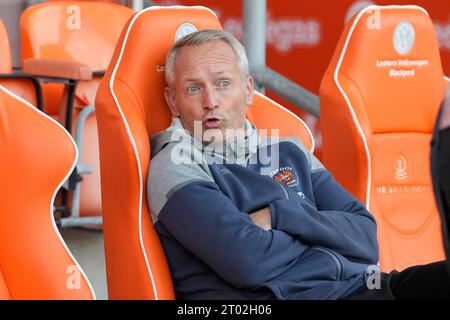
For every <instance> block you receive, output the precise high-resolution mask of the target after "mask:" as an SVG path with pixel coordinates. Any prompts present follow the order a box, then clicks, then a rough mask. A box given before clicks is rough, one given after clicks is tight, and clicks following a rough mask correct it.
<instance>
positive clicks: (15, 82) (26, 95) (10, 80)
mask: <svg viewBox="0 0 450 320" xmlns="http://www.w3.org/2000/svg"><path fill="white" fill-rule="evenodd" d="M0 84H1V85H2V86H4V87H5V88H7V89H9V90H11V91H12V92H14V94H16V95H18V96H19V97H21V98H23V99H25V100H26V101H28V102H30V103H31V104H33V105H35V106H37V107H38V108H39V109H42V91H41V87H40V84H39V81H38V79H36V78H34V77H33V76H30V75H26V74H23V73H18V72H14V70H13V65H12V58H11V47H10V45H9V37H8V32H7V31H6V28H5V25H4V24H3V21H2V20H0Z"/></svg>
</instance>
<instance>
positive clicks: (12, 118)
mask: <svg viewBox="0 0 450 320" xmlns="http://www.w3.org/2000/svg"><path fill="white" fill-rule="evenodd" d="M0 123H1V130H0V150H2V155H1V157H0V193H1V195H2V200H1V201H0V299H92V298H94V297H95V296H94V292H93V291H92V288H91V286H90V284H89V282H88V280H87V279H86V277H85V275H84V273H83V272H82V270H81V268H80V267H79V265H78V264H77V263H76V261H75V260H74V258H73V256H72V255H71V253H70V252H69V250H68V248H67V246H66V245H65V243H64V241H63V239H62V238H61V235H60V234H59V231H58V230H57V227H56V224H55V221H54V218H53V201H54V198H55V195H56V192H57V191H58V190H59V188H60V187H61V185H62V184H63V182H64V181H65V180H66V179H67V178H68V176H69V174H70V172H71V171H72V169H73V168H74V165H75V160H76V158H77V149H76V147H75V144H74V142H73V140H72V138H71V137H70V136H69V135H68V133H67V132H66V131H65V130H64V129H63V128H62V127H61V126H60V125H59V124H57V123H56V122H55V121H54V120H51V119H50V118H49V117H48V116H46V115H44V114H43V113H41V112H39V111H38V110H37V109H36V108H35V107H34V106H32V105H31V104H29V103H27V102H25V100H23V99H21V98H19V97H17V96H15V95H14V94H13V93H11V92H10V91H8V90H6V89H5V88H3V87H2V86H0ZM49 154H52V156H53V157H52V160H51V161H49V158H48V155H49ZM24 186H26V187H27V190H29V192H28V193H27V195H26V198H24V193H23V187H24Z"/></svg>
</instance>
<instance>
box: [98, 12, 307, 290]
mask: <svg viewBox="0 0 450 320" xmlns="http://www.w3.org/2000/svg"><path fill="white" fill-rule="evenodd" d="M186 23H189V24H192V25H193V26H195V28H196V29H198V30H201V29H206V28H208V29H210V28H216V29H221V28H222V27H221V25H220V23H219V21H218V20H217V17H216V16H215V15H214V13H213V12H212V11H210V10H209V9H207V8H204V7H182V6H177V7H150V8H148V9H146V10H143V11H140V12H139V13H137V14H136V15H135V16H134V17H133V19H132V20H131V21H130V22H129V23H128V24H127V26H126V27H125V29H124V31H123V32H122V35H121V38H120V40H119V44H118V46H117V48H116V51H115V53H114V55H113V58H112V62H111V65H110V67H109V68H108V70H107V73H106V75H105V77H104V79H103V81H102V84H101V86H100V88H99V92H98V94H97V98H96V107H97V119H98V130H99V143H100V163H101V179H102V206H103V208H104V211H103V227H104V236H105V255H106V270H107V280H108V291H109V298H111V299H124V298H125V299H131V298H136V299H173V298H174V292H173V287H172V283H171V277H170V272H169V269H168V265H167V262H166V258H165V255H164V252H163V249H162V247H161V244H160V241H159V238H158V235H157V234H156V232H155V230H154V228H153V226H152V221H151V218H150V214H149V209H148V205H147V203H148V202H147V190H146V186H147V181H146V179H147V174H148V169H149V168H148V167H149V161H150V142H149V137H150V136H151V135H153V134H154V133H156V132H158V131H161V130H164V129H166V128H167V127H168V126H169V124H170V118H171V114H170V111H169V108H168V107H167V105H166V103H165V99H164V87H165V85H166V84H165V78H164V72H163V70H164V63H165V56H166V53H167V52H168V50H169V48H170V47H171V46H172V45H173V43H174V41H175V34H176V32H177V30H178V29H179V28H180V26H181V25H183V24H185V26H186ZM154 31H156V32H154ZM149 35H151V37H150V36H149ZM248 113H249V119H250V120H252V121H254V122H255V124H256V125H257V126H259V127H260V128H261V129H263V128H267V129H271V128H275V129H277V128H278V125H280V127H279V129H280V131H281V134H282V135H297V136H300V137H301V138H304V143H305V145H307V147H309V148H312V147H313V140H312V135H311V133H310V132H309V131H308V129H307V128H306V126H305V125H304V123H303V122H301V121H299V119H298V118H296V117H295V116H294V115H292V114H291V113H289V112H288V111H286V110H285V109H283V108H282V107H280V106H278V105H277V104H276V103H274V102H273V101H271V100H269V99H267V98H265V97H262V96H260V95H257V96H256V97H255V102H254V105H253V106H252V107H251V108H250V109H249V112H248ZM271 123H275V125H274V126H273V125H272V126H271V125H270V124H271ZM269 131H270V130H269ZM269 133H270V132H269Z"/></svg>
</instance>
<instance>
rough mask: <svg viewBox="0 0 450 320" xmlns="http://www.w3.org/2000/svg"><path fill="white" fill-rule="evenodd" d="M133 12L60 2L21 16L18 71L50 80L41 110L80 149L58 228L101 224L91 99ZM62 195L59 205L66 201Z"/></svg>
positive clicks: (117, 7) (42, 5)
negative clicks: (58, 125) (72, 139)
mask: <svg viewBox="0 0 450 320" xmlns="http://www.w3.org/2000/svg"><path fill="white" fill-rule="evenodd" d="M133 13H134V11H133V10H132V9H130V8H127V7H124V6H121V5H118V4H112V3H104V2H92V1H91V2H85V1H60V2H44V3H40V4H37V5H34V6H31V7H28V8H27V9H26V10H25V11H24V12H23V14H22V16H21V20H20V25H21V38H22V59H23V69H24V71H25V72H27V73H30V74H33V75H36V76H39V77H41V78H42V79H43V80H44V81H45V82H53V83H44V84H43V91H44V111H45V112H46V113H47V114H49V115H50V116H52V117H53V118H55V119H58V121H59V122H60V123H62V124H64V125H65V127H66V129H67V130H68V131H69V132H71V133H72V135H73V136H74V137H75V141H76V143H77V146H78V148H79V150H80V159H79V163H78V164H77V166H76V172H75V173H74V174H73V175H72V176H71V179H70V181H69V186H65V187H66V188H69V189H70V190H71V192H70V196H71V202H70V205H69V204H64V203H63V206H62V208H66V209H68V207H70V217H67V218H64V219H61V225H62V226H77V225H86V224H87V225H90V224H97V223H101V196H100V172H99V171H100V169H99V160H98V142H97V140H98V139H97V123H96V118H95V114H94V110H95V109H94V99H95V94H96V91H97V88H98V85H99V83H100V80H101V77H102V76H103V74H104V71H105V70H106V67H107V66H108V64H109V62H110V59H111V56H112V53H113V50H114V48H115V45H116V43H117V40H118V38H119V35H120V32H121V30H122V28H123V26H124V25H125V23H126V21H127V20H128V19H129V18H130V17H131V15H132V14H133ZM83 75H84V76H86V77H83ZM61 82H62V83H61ZM72 128H73V129H72ZM80 180H81V182H80ZM62 192H63V193H64V191H62ZM65 195H66V196H65V197H64V199H65V200H63V202H67V201H68V200H67V199H68V197H67V193H66V194H65ZM66 211H67V210H66ZM67 214H68V213H67V212H66V214H65V216H66V215H67ZM79 217H81V218H79Z"/></svg>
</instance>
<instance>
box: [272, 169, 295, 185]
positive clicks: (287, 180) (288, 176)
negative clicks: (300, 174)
mask: <svg viewBox="0 0 450 320" xmlns="http://www.w3.org/2000/svg"><path fill="white" fill-rule="evenodd" d="M271 176H272V178H273V179H275V180H276V181H278V182H279V183H281V184H284V185H286V186H288V187H290V186H292V185H294V184H295V183H296V182H297V178H296V176H295V174H294V172H292V168H291V167H285V168H279V169H277V170H275V171H274V172H272V175H271Z"/></svg>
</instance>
